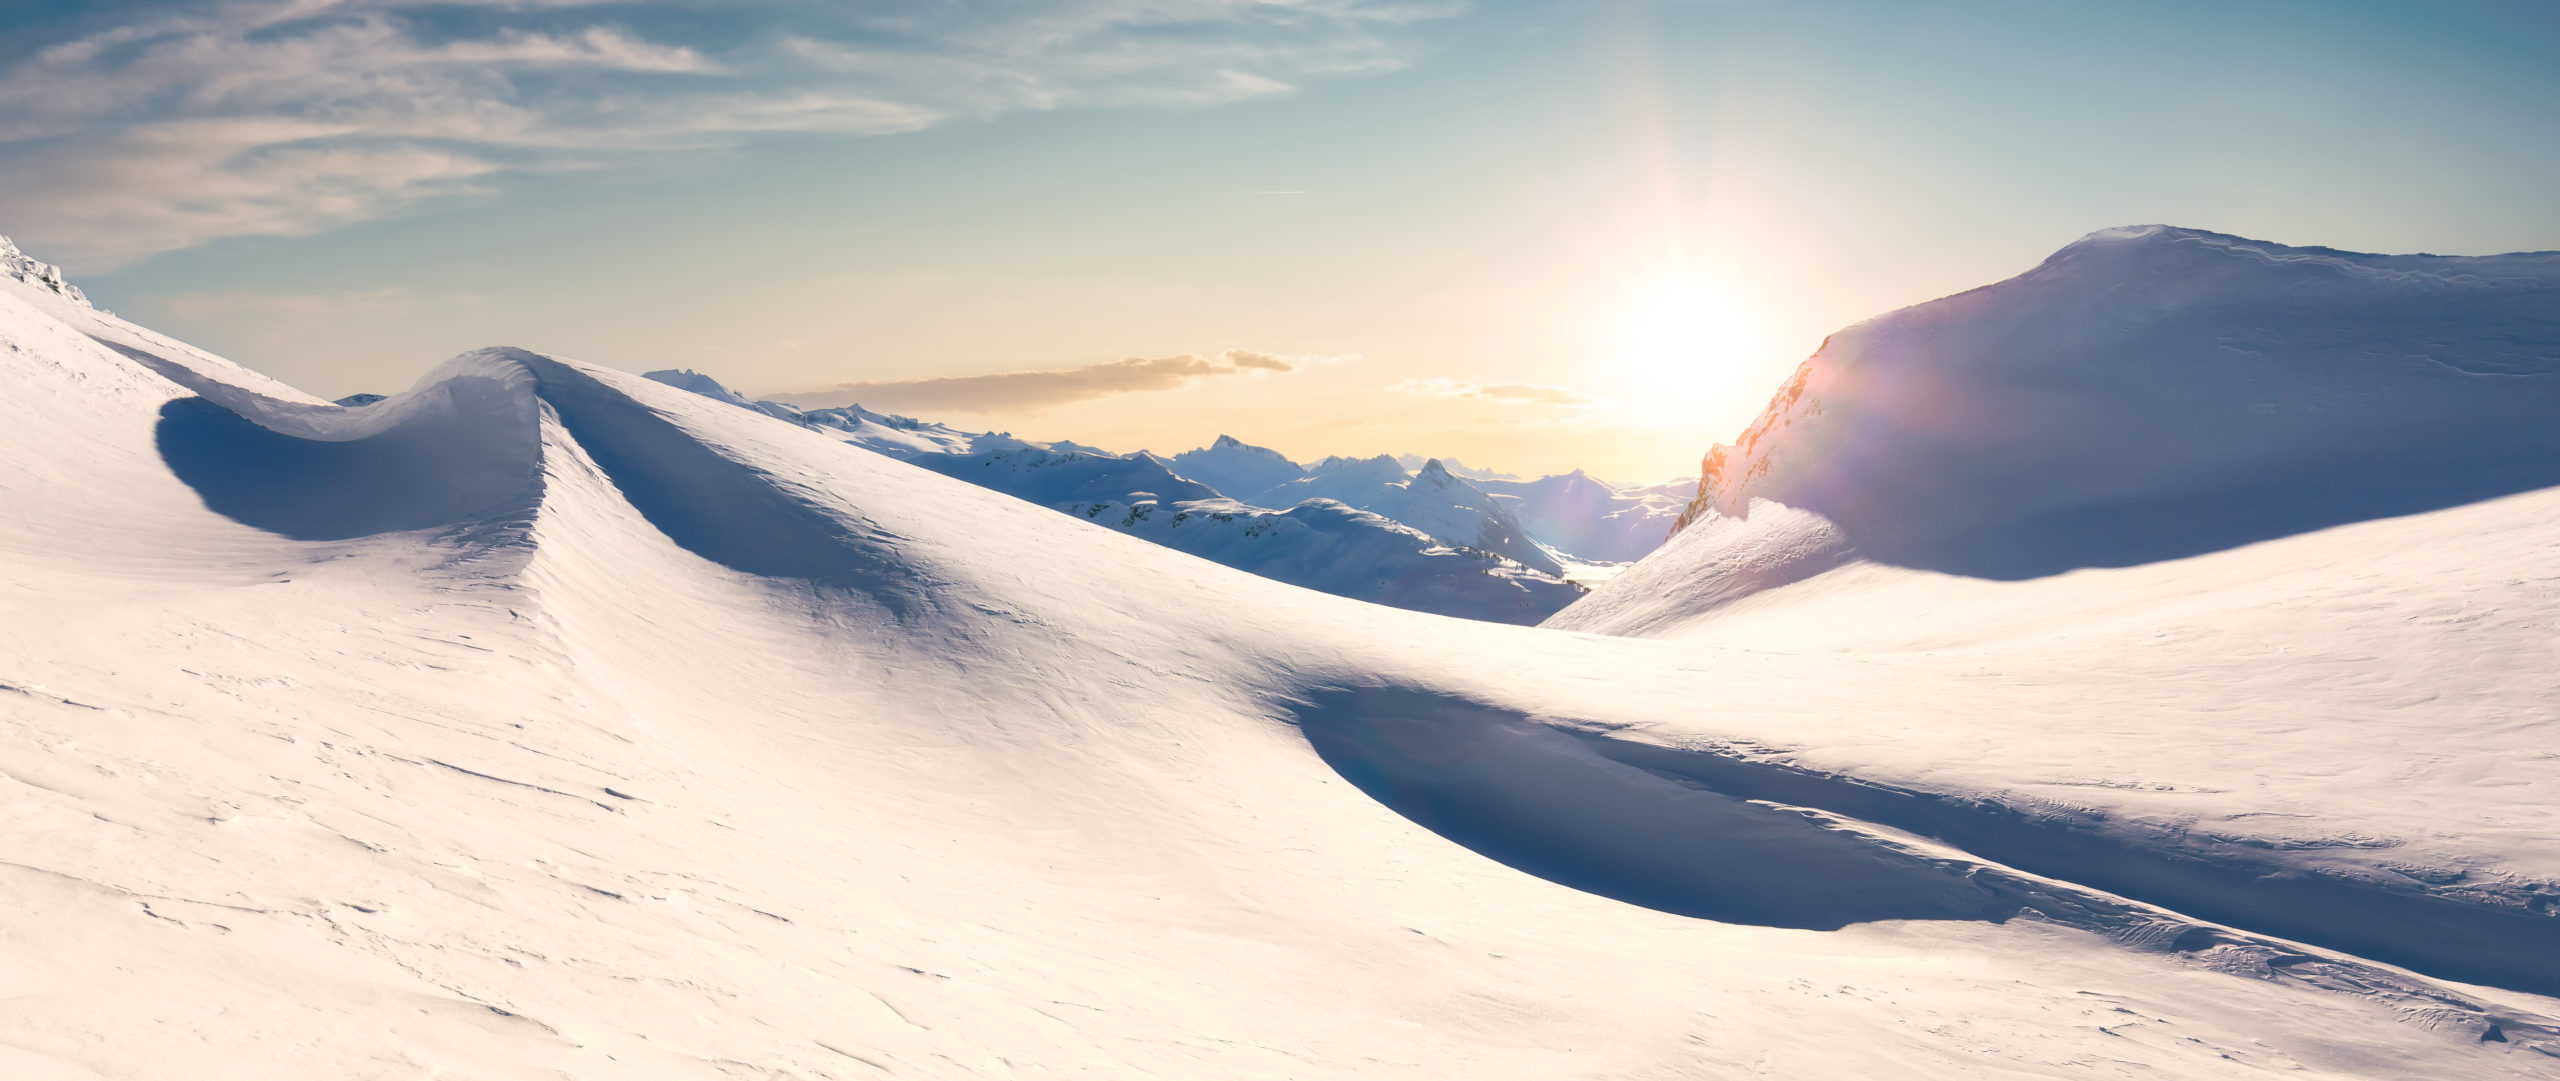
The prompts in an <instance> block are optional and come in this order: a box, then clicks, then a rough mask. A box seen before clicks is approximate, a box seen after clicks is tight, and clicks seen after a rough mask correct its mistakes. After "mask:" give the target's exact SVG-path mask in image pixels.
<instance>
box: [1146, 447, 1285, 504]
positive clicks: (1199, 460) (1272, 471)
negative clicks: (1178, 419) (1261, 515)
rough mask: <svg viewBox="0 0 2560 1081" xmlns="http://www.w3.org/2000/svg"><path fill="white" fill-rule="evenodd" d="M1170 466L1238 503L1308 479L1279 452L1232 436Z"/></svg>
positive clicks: (1190, 452) (1177, 458) (1180, 457)
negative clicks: (1232, 497) (1298, 480)
mask: <svg viewBox="0 0 2560 1081" xmlns="http://www.w3.org/2000/svg"><path fill="white" fill-rule="evenodd" d="M1171 462H1172V465H1173V468H1174V470H1175V471H1176V472H1179V473H1181V474H1182V475H1183V476H1186V477H1189V478H1191V479H1193V480H1196V481H1199V482H1200V483H1202V484H1206V485H1208V486H1210V487H1212V488H1215V489H1217V490H1219V491H1221V492H1225V493H1228V494H1230V495H1233V496H1235V497H1236V498H1238V499H1242V498H1245V497H1247V496H1255V495H1260V494H1262V493H1263V492H1267V491H1270V490H1271V489H1273V488H1277V487H1279V486H1281V485H1283V484H1287V483H1289V482H1290V481H1293V480H1296V479H1298V478H1300V477H1303V476H1306V475H1307V470H1306V467H1304V466H1301V465H1299V464H1298V463H1296V462H1293V461H1290V460H1289V458H1288V456H1286V455H1284V454H1281V453H1280V452H1279V451H1276V450H1272V449H1270V448H1268V447H1257V446H1254V445H1253V444H1250V443H1247V442H1245V441H1243V440H1241V439H1237V438H1236V437H1234V436H1232V435H1221V436H1219V437H1218V438H1217V440H1216V441H1215V442H1212V443H1210V444H1209V445H1208V446H1205V447H1197V448H1194V449H1191V450H1186V451H1183V452H1182V453H1180V454H1176V455H1174V456H1173V458H1172V459H1171ZM1294 502H1295V501H1292V503H1294ZM1289 505H1291V504H1287V503H1284V504H1282V506H1289Z"/></svg>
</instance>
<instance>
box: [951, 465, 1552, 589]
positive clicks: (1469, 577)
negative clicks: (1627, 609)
mask: <svg viewBox="0 0 2560 1081" xmlns="http://www.w3.org/2000/svg"><path fill="white" fill-rule="evenodd" d="M908 461H909V462H911V463H913V464H915V465H917V466H921V467H923V468H925V469H929V470H932V471H934V472H936V473H941V474H943V475H945V476H949V477H954V478H957V479H960V480H965V481H968V482H970V483H972V484H976V485H979V486H982V487H986V488H991V489H994V490H996V491H999V492H1003V493H1005V494H1007V495H1010V496H1014V497H1016V498H1018V499H1024V500H1028V501H1030V502H1033V503H1037V504H1039V505H1041V506H1044V507H1048V508H1050V509H1052V510H1057V511H1062V512H1064V513H1067V514H1070V515H1074V516H1076V517H1080V518H1083V519H1084V520H1086V521H1089V522H1093V523H1095V524H1098V525H1101V526H1104V527H1106V528H1110V529H1114V530H1118V531H1120V532H1122V533H1126V534H1129V535H1130V536H1133V537H1140V538H1144V539H1146V540H1149V541H1152V542H1154V543H1157V544H1161V545H1163V546H1165V547H1167V548H1171V549H1173V550H1175V551H1180V552H1187V553H1190V554H1192V555H1196V556H1199V557H1201V558H1203V559H1207V560H1210V561H1212V562H1216V563H1220V564H1224V565H1226V566H1229V567H1234V568H1236V569H1238V570H1243V571H1249V572H1252V573H1254V574H1259V575H1261V576H1263V577H1265V578H1270V579H1272V580H1274V581H1279V582H1287V583H1289V584H1291V585H1296V586H1304V587H1306V588H1308V589H1316V590H1322V591H1324V592H1326V593H1331V594H1333V595H1335V596H1338V597H1349V598H1352V599H1353V600H1363V601H1369V602H1372V603H1375V604H1384V605H1390V606H1393V607H1396V608H1406V609H1411V610H1413V611H1417V612H1432V613H1436V614H1439V615H1446V616H1457V617H1459V618H1462V619H1485V620H1492V621H1494V622H1497V623H1519V624H1533V623H1537V622H1538V621H1540V620H1543V619H1545V618H1547V617H1548V616H1551V615H1554V614H1555V613H1556V612H1557V611H1558V610H1560V609H1562V608H1564V607H1565V606H1566V605H1569V604H1572V603H1573V602H1574V601H1576V600H1578V599H1580V598H1581V596H1582V593H1583V591H1582V589H1581V588H1580V587H1578V586H1575V585H1573V584H1571V583H1568V582H1565V581H1563V580H1561V579H1558V578H1556V577H1554V576H1551V575H1546V574H1541V573H1538V572H1536V571H1532V570H1530V569H1528V568H1526V567H1523V566H1521V565H1520V564H1519V563H1517V562H1514V561H1512V560H1508V559H1504V558H1503V557H1501V556H1498V555H1494V554H1492V553H1490V552H1484V551H1479V550H1476V549H1471V548H1453V547H1451V546H1449V545H1447V544H1443V543H1441V542H1440V541H1438V540H1436V539H1434V538H1432V537H1430V536H1428V535H1426V534H1424V533H1422V532H1421V531H1419V530H1416V529H1413V528H1411V527H1409V526H1405V525H1402V524H1399V523H1397V522H1395V521H1392V520H1390V519H1387V518H1384V517H1381V516H1379V515H1376V514H1372V513H1369V512H1367V511H1363V510H1359V509H1356V508H1353V507H1349V506H1345V505H1343V504H1341V503H1337V502H1335V501H1333V500H1330V499H1310V500H1306V501H1304V502H1301V503H1298V504H1297V505H1295V506H1292V507H1290V508H1289V509H1287V510H1285V511H1279V510H1269V509H1265V508H1262V507H1254V506H1247V505H1245V504H1242V503H1238V502H1236V501H1235V500H1232V499H1228V498H1226V497H1225V496H1223V495H1220V494H1219V493H1218V491H1217V489H1215V488H1211V487H1209V486H1208V485H1206V484H1202V483H1200V482H1199V481H1196V480H1192V479H1190V478H1188V477H1184V476H1180V475H1177V474H1176V473H1174V472H1173V470H1172V469H1171V468H1170V466H1171V465H1172V463H1169V462H1167V461H1165V460H1163V459H1160V458H1157V457H1155V456H1154V455H1151V454H1148V453H1146V452H1144V451H1140V452H1138V453H1136V454H1133V455H1128V456H1126V457H1122V456H1119V455H1111V454H1096V453H1092V452H1089V451H1058V450H1052V449H1048V448H1044V447H1028V448H1024V449H1020V450H1007V451H996V452H993V453H989V454H978V455H969V456H966V457H963V456H958V455H948V454H925V455H917V456H915V457H913V458H910V459H908Z"/></svg>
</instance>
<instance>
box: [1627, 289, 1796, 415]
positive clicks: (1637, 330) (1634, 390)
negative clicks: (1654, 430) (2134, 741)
mask: <svg viewBox="0 0 2560 1081" xmlns="http://www.w3.org/2000/svg"><path fill="white" fill-rule="evenodd" d="M1605 311H1606V314H1605V315H1604V317H1603V318H1602V320H1601V324H1602V325H1601V327H1600V331H1599V334H1598V338H1599V341H1598V342H1597V343H1596V349H1595V352H1596V353H1597V359H1598V361H1599V364H1598V365H1597V367H1598V368H1599V369H1600V373H1599V374H1601V376H1602V381H1603V382H1605V383H1606V384H1608V385H1609V388H1610V390H1609V393H1610V398H1611V400H1612V401H1614V402H1616V403H1617V405H1618V406H1619V409H1620V411H1621V412H1622V413H1623V414H1624V415H1626V416H1627V417H1628V419H1630V420H1636V421H1641V422H1648V423H1679V422H1683V421H1688V422H1695V421H1696V420H1698V419H1699V418H1700V417H1701V415H1702V414H1716V413H1722V412H1726V411H1729V410H1730V409H1731V408H1733V405H1734V396H1736V395H1745V396H1747V395H1749V394H1750V393H1752V391H1753V387H1752V384H1753V383H1755V382H1764V381H1765V378H1766V374H1767V372H1768V370H1769V365H1770V363H1771V361H1770V358H1771V357H1772V356H1773V355H1774V349H1773V345H1774V342H1775V336H1774V335H1773V334H1772V333H1771V331H1770V327H1769V319H1768V317H1767V315H1766V312H1765V305H1763V304H1761V303H1760V302H1759V301H1758V299H1757V298H1756V297H1755V296H1754V295H1753V294H1752V293H1751V291H1750V290H1748V289H1746V288H1741V287H1737V286H1736V285H1735V284H1734V283H1732V282H1728V281H1722V280H1718V279H1714V278H1710V277H1707V276H1703V275H1695V274H1662V275H1656V276H1653V277H1651V278H1649V279H1646V280H1645V281H1643V282H1641V283H1639V284H1637V285H1635V286H1633V287H1631V288H1627V289H1623V290H1620V291H1619V293H1618V295H1616V296H1615V297H1613V298H1611V301H1610V303H1609V304H1608V305H1607V307H1606V309H1605ZM1757 389H1758V392H1759V393H1760V394H1761V395H1763V396H1765V395H1766V393H1767V390H1768V388H1767V387H1765V386H1764V387H1759V388H1757Z"/></svg>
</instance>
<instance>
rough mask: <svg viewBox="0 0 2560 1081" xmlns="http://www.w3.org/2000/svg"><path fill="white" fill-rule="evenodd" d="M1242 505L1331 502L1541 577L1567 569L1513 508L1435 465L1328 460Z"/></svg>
mask: <svg viewBox="0 0 2560 1081" xmlns="http://www.w3.org/2000/svg"><path fill="white" fill-rule="evenodd" d="M1242 498H1243V499H1244V500H1245V502H1248V503H1254V504H1258V505H1262V506H1282V507H1286V506H1295V505H1297V504H1299V503H1301V502H1304V501H1306V500H1309V499H1330V500H1334V501H1335V502H1338V503H1343V504H1346V505H1349V506H1353V507H1358V508H1360V509H1361V510H1365V511H1370V512H1372V513H1376V514H1382V515H1385V516H1386V517H1389V518H1393V519H1395V520H1396V521H1399V522H1402V523H1404V524H1406V525H1409V526H1412V527H1413V528H1415V529H1419V530H1421V531H1423V532H1425V533H1428V534H1431V535H1432V536H1434V537H1438V538H1440V539H1441V540H1444V541H1447V542H1449V543H1451V544H1458V545H1464V546H1466V547H1469V548H1474V549H1477V550H1480V551H1486V552H1493V553H1496V554H1499V555H1502V556H1505V557H1507V558H1510V559H1513V560H1516V561H1518V562H1519V563H1520V565H1522V566H1525V567H1527V568H1529V569H1530V570H1533V571H1537V572H1539V573H1540V574H1548V575H1562V574H1563V573H1564V564H1563V562H1562V561H1560V560H1558V559H1557V558H1556V557H1555V554H1554V553H1552V552H1549V551H1547V550H1546V549H1545V548H1543V547H1540V546H1539V544H1538V542H1537V541H1536V540H1535V539H1533V538H1531V537H1530V536H1529V531H1528V530H1526V529H1524V528H1522V527H1521V525H1520V520H1519V519H1518V518H1516V517H1513V516H1512V513H1511V511H1510V509H1509V508H1508V507H1505V506H1503V505H1502V504H1501V503H1500V502H1499V501H1497V500H1495V499H1494V498H1493V497H1492V496H1490V495H1487V494H1486V493H1485V491H1484V489H1481V488H1478V487H1476V486H1475V485H1473V484H1470V483H1468V482H1467V481H1465V480H1462V479H1459V478H1458V477H1457V476H1455V475H1452V474H1451V473H1450V472H1449V471H1448V470H1447V469H1445V468H1442V467H1441V465H1440V463H1439V461H1438V460H1437V459H1434V460H1432V461H1429V462H1425V463H1423V466H1422V469H1421V470H1420V471H1418V472H1414V473H1410V474H1408V473H1406V472H1405V471H1404V467H1403V466H1401V465H1398V464H1396V460H1395V459H1393V458H1390V457H1387V456H1386V455H1383V454H1381V455H1379V456H1377V457H1375V458H1327V459H1325V460H1323V461H1320V462H1317V463H1316V464H1314V465H1313V466H1310V467H1308V469H1307V472H1306V475H1305V476H1302V477H1299V478H1298V479H1296V480H1292V481H1290V482H1288V483H1286V484H1282V485H1279V486H1277V487H1274V488H1271V489H1268V490H1265V491H1262V492H1258V493H1256V494H1253V495H1250V496H1245V497H1242Z"/></svg>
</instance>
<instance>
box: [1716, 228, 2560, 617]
mask: <svg viewBox="0 0 2560 1081" xmlns="http://www.w3.org/2000/svg"><path fill="white" fill-rule="evenodd" d="M2555 418H2560V253H2550V252H2540V253H2519V254H2512V255H2497V256H2479V257H2456V256H2434V255H2367V254H2360V253H2354V252H2343V251H2338V250H2334V249H2329V248H2304V247H2289V246H2286V245H2281V244H2273V243H2268V242H2265V241H2256V240H2249V239H2245V238H2241V237H2235V236H2229V235H2226V234H2221V233H2213V232H2207V231H2203V230H2196V229H2180V228H2172V227H2167V226H2142V227H2135V228H2126V229H2111V230H2104V231H2101V232H2098V233H2093V234H2090V235H2089V236H2088V237H2086V238H2083V239H2082V240H2080V241H2078V242H2075V243H2073V244H2072V245H2070V246H2068V247H2065V248H2064V249H2062V250H2061V251H2059V252H2056V253H2055V254H2054V255H2053V256H2052V257H2050V258H2048V259H2046V260H2044V261H2043V262H2042V263H2041V264H2039V265H2038V266H2036V267H2035V268H2034V269H2031V270H2029V271H2027V272H2026V273H2024V274H2021V275H2019V276H2018V277H2015V278H2012V279H2009V280H2008V281H2004V282H2001V283H1998V284H1996V285H1990V286H1985V287H1983V288H1980V289H1975V290H1972V291H1970V292H1966V293H1961V294H1958V295H1955V296H1951V297H1947V298H1945V299H1942V300H1937V301H1932V302H1930V303H1927V304H1922V305H1919V306H1916V307H1912V308H1906V309H1904V310H1901V311H1898V312H1894V313H1892V314H1889V315H1886V316H1883V317H1880V318H1877V319H1874V320H1870V321H1868V322H1865V323H1861V324H1859V325H1857V326H1854V327H1851V328H1849V329H1847V330H1844V331H1842V332H1840V333H1838V334H1836V335H1834V336H1833V337H1832V338H1831V339H1830V340H1829V341H1828V342H1826V343H1825V344H1824V346H1823V348H1822V349H1821V351H1819V352H1817V353H1816V354H1815V355H1814V356H1813V357H1812V359H1810V360H1808V361H1806V362H1805V364H1804V365H1803V366H1802V367H1801V368H1800V369H1798V370H1797V372H1796V373H1795V374H1794V376H1793V377H1792V378H1791V379H1789V380H1788V381H1787V383H1786V384H1785V385H1784V386H1783V387H1782V388H1781V389H1780V390H1779V392H1778V395H1777V397H1776V398H1775V399H1774V400H1773V401H1772V402H1771V403H1770V406H1769V408H1768V410H1767V411H1766V412H1764V413H1763V414H1762V415H1761V417H1760V418H1759V419H1758V420H1757V421H1756V422H1754V423H1753V424H1752V425H1751V427H1750V428H1749V429H1748V430H1747V431H1745V432H1744V433H1743V434H1742V436H1741V438H1740V439H1738V440H1736V441H1735V443H1734V444H1732V445H1731V446H1724V445H1719V446H1717V447H1716V448H1715V449H1713V450H1712V451H1710V452H1709V453H1708V455H1707V456H1706V459H1705V462H1704V463H1703V466H1702V473H1703V476H1702V478H1701V481H1700V487H1699V491H1698V494H1697V497H1696V499H1695V501H1694V502H1693V503H1692V504H1691V505H1690V507H1689V508H1688V509H1687V510H1686V512H1685V513H1684V515H1683V518H1682V524H1683V525H1684V526H1685V525H1687V524H1689V523H1693V522H1696V521H1698V520H1700V519H1702V518H1704V517H1707V516H1710V515H1713V516H1722V517H1726V518H1737V519H1738V518H1744V517H1748V516H1749V514H1750V507H1751V505H1752V503H1753V501H1755V500H1766V501H1769V502H1772V503H1776V504H1780V505H1784V506H1788V507H1793V508H1797V509H1800V510H1805V511H1810V512H1812V513H1815V514H1818V515H1821V516H1822V517H1824V518H1825V519H1827V520H1829V521H1830V522H1832V523H1833V524H1834V525H1836V526H1837V527H1838V528H1839V530H1840V531H1841V532H1842V533H1843V534H1844V536H1845V537H1846V539H1847V541H1848V543H1850V544H1852V545H1854V546H1855V547H1856V549H1857V550H1858V552H1860V553H1861V554H1862V555H1864V556H1865V557H1867V558H1871V559H1877V560H1882V561H1885V562H1890V563H1899V564H1902V565H1907V566H1915V567H1925V568H1930V569H1937V570H1946V571H1954V572H1958V573H1965V574H1976V575H1985V576H1991V577H2022V576H2032V575H2039V574H2049V573H2053V572H2057V571H2061V570H2067V569H2070V568H2073V567H2081V566H2121V565H2126V564H2131V563H2140V562H2147V561H2151V560H2156V559H2163V558H2172V557H2176V556H2180V555H2189V554H2194V553H2197V552H2204V551H2211V550H2215V549H2218V548H2224V547H2229V546H2231V545H2233V544H2239V543H2245V542H2248V541H2251V540H2259V539H2265V538H2268V537H2275V536H2283V535H2286V534H2290V533H2295V532H2300V531H2302V530H2305V529H2313V528H2319V527H2322V526H2327V525H2334V524H2338V523H2341V522H2349V521H2357V520H2361V519H2365V518H2372V517H2378V516H2384V515H2390V514H2400V513H2408V512H2410V511H2416V510H2424V509H2428V508H2432V507H2442V506H2449V505H2453V504H2458V503H2463V502H2468V501H2471V500H2475V499H2480V498H2484V497H2487V496H2492V495H2498V494H2503V493H2507V492H2514V491H2521V490H2524V489H2528V488H2534V487H2541V486H2544V485H2549V484H2555V483H2560V423H2555Z"/></svg>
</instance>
